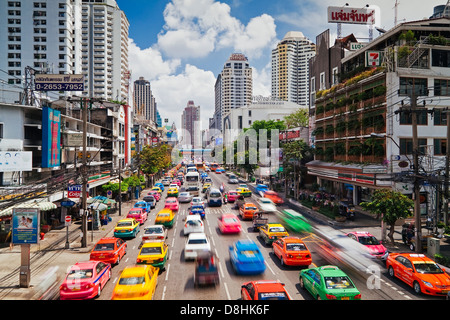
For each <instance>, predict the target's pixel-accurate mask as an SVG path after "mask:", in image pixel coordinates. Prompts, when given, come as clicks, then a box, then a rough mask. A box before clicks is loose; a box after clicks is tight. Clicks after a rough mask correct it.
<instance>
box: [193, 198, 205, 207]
mask: <svg viewBox="0 0 450 320" xmlns="http://www.w3.org/2000/svg"><path fill="white" fill-rule="evenodd" d="M192 206H203V208H204V207H205V199H203V198H202V197H193V198H192V201H191V207H192Z"/></svg>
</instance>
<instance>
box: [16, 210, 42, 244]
mask: <svg viewBox="0 0 450 320" xmlns="http://www.w3.org/2000/svg"><path fill="white" fill-rule="evenodd" d="M39 213H40V210H39V209H38V208H13V212H12V229H11V230H12V232H11V242H12V243H14V244H37V243H38V239H39V237H38V235H39V226H40V223H39V217H40V214H39Z"/></svg>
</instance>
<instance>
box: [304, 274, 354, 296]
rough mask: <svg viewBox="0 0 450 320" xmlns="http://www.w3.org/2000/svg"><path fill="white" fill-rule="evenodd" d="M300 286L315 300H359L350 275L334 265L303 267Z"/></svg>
mask: <svg viewBox="0 0 450 320" xmlns="http://www.w3.org/2000/svg"><path fill="white" fill-rule="evenodd" d="M299 280H300V287H301V288H302V289H306V290H308V291H309V293H311V295H312V296H313V297H314V298H315V299H317V300H361V293H360V292H359V290H358V289H357V288H356V286H355V285H354V283H353V282H352V280H351V279H350V277H349V276H348V275H347V274H345V273H344V271H342V270H341V269H339V268H338V267H336V266H330V265H327V266H322V267H317V268H309V269H303V270H301V271H300V274H299Z"/></svg>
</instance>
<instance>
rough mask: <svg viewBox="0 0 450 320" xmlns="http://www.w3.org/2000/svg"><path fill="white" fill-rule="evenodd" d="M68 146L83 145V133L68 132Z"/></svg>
mask: <svg viewBox="0 0 450 320" xmlns="http://www.w3.org/2000/svg"><path fill="white" fill-rule="evenodd" d="M67 146H68V147H82V146H83V133H82V132H81V133H68V134H67Z"/></svg>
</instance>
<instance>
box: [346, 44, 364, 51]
mask: <svg viewBox="0 0 450 320" xmlns="http://www.w3.org/2000/svg"><path fill="white" fill-rule="evenodd" d="M365 46H367V42H350V51H356V50H359V49H362V48H364V47H365Z"/></svg>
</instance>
